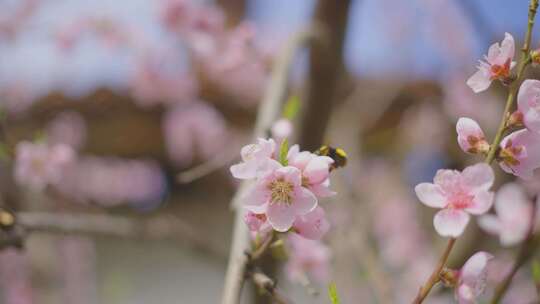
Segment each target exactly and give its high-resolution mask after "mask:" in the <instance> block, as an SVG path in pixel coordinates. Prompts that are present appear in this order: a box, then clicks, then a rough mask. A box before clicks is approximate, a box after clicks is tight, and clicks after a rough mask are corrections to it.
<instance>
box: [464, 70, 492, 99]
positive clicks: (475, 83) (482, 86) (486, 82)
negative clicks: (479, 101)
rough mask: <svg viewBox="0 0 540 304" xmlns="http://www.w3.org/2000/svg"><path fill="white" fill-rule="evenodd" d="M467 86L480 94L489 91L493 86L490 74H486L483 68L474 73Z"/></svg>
mask: <svg viewBox="0 0 540 304" xmlns="http://www.w3.org/2000/svg"><path fill="white" fill-rule="evenodd" d="M467 85H468V86H469V87H470V88H471V89H472V90H473V92H475V93H480V92H482V91H485V90H487V88H489V86H490V85H491V78H490V77H489V72H487V73H486V71H485V70H484V68H483V67H481V68H479V70H478V71H476V73H474V74H473V75H472V76H471V77H470V78H469V79H468V80H467Z"/></svg>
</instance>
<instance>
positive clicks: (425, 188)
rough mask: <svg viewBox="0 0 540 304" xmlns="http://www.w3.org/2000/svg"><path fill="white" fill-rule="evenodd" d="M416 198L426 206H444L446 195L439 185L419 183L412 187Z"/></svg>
mask: <svg viewBox="0 0 540 304" xmlns="http://www.w3.org/2000/svg"><path fill="white" fill-rule="evenodd" d="M414 191H415V192H416V196H418V199H419V200H420V201H421V202H422V203H423V204H425V205H426V206H429V207H432V208H444V207H446V205H447V202H446V197H445V196H444V195H443V191H442V189H441V187H440V186H439V185H435V184H432V183H421V184H418V185H416V187H415V188H414Z"/></svg>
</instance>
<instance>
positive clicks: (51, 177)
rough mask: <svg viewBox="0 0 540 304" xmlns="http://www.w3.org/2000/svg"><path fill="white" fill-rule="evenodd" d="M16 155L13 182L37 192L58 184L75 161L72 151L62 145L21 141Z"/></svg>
mask: <svg viewBox="0 0 540 304" xmlns="http://www.w3.org/2000/svg"><path fill="white" fill-rule="evenodd" d="M16 154H17V155H16V159H15V180H16V181H17V182H18V183H20V184H22V185H26V186H28V187H30V188H32V189H34V190H37V191H40V190H43V189H45V187H46V186H47V185H56V184H58V183H59V182H60V180H61V179H62V176H63V174H64V170H65V169H66V168H67V166H69V164H71V163H72V162H73V161H74V159H75V152H74V151H73V149H72V148H71V147H70V146H68V145H64V144H57V145H54V146H49V145H47V144H45V143H31V142H28V141H23V142H20V143H19V144H18V145H17V149H16Z"/></svg>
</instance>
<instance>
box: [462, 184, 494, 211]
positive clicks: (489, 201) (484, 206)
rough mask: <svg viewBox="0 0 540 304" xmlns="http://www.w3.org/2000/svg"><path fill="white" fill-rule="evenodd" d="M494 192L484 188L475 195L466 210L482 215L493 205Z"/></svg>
mask: <svg viewBox="0 0 540 304" xmlns="http://www.w3.org/2000/svg"><path fill="white" fill-rule="evenodd" d="M493 197H494V194H493V192H491V191H486V190H482V191H479V192H477V193H476V194H475V195H474V198H473V200H472V202H471V205H470V206H468V207H467V208H465V211H467V212H469V213H470V214H474V215H481V214H484V213H486V212H488V211H489V209H490V208H491V206H492V205H493Z"/></svg>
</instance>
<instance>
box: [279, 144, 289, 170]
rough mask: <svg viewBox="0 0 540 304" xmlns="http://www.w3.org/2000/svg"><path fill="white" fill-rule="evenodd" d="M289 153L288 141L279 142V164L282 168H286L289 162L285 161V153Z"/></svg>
mask: <svg viewBox="0 0 540 304" xmlns="http://www.w3.org/2000/svg"><path fill="white" fill-rule="evenodd" d="M288 152H289V141H288V140H287V139H286V138H285V139H284V140H283V141H282V142H281V148H280V149H279V162H280V163H281V164H282V165H283V166H287V165H288V164H289V161H288V160H287V153H288Z"/></svg>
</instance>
